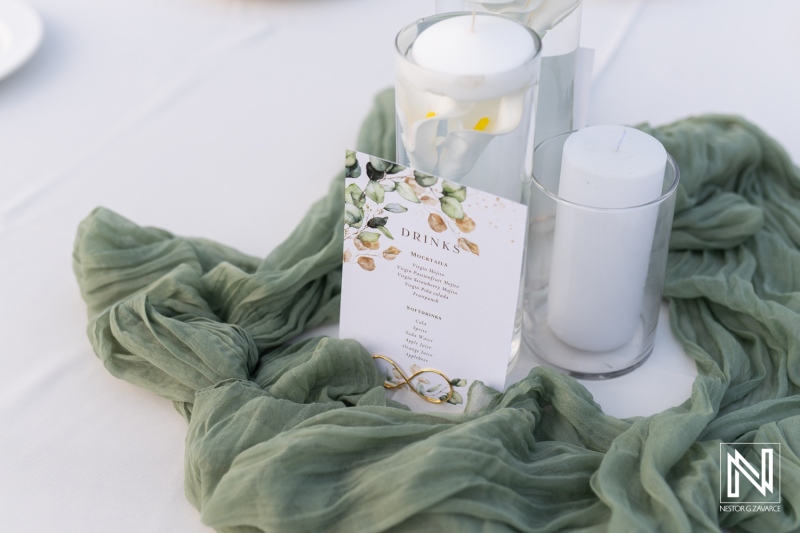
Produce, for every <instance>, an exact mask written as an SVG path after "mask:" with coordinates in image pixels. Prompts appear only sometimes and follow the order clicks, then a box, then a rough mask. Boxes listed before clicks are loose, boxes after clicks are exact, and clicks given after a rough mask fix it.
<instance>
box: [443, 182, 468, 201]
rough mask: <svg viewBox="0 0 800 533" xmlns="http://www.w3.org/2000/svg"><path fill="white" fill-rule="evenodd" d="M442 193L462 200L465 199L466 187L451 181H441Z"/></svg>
mask: <svg viewBox="0 0 800 533" xmlns="http://www.w3.org/2000/svg"><path fill="white" fill-rule="evenodd" d="M442 194H444V195H445V196H449V197H451V198H455V199H456V200H458V201H459V202H463V201H464V200H466V199H467V188H466V187H464V186H463V185H459V184H458V183H453V182H452V181H443V182H442Z"/></svg>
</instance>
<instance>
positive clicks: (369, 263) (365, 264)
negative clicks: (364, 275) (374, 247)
mask: <svg viewBox="0 0 800 533" xmlns="http://www.w3.org/2000/svg"><path fill="white" fill-rule="evenodd" d="M358 266H360V267H361V268H363V269H364V270H367V271H369V272H372V271H373V270H375V260H374V259H373V258H371V257H367V256H365V255H362V256H361V257H359V258H358Z"/></svg>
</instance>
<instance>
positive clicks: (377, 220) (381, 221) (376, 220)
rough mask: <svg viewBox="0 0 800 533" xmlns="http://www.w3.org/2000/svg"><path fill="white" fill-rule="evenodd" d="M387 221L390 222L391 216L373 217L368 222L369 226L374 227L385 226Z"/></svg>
mask: <svg viewBox="0 0 800 533" xmlns="http://www.w3.org/2000/svg"><path fill="white" fill-rule="evenodd" d="M387 222H389V217H372V218H371V219H369V222H367V226H369V227H370V228H373V229H374V228H379V227H381V226H385V225H386V223H387Z"/></svg>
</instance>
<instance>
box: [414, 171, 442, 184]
mask: <svg viewBox="0 0 800 533" xmlns="http://www.w3.org/2000/svg"><path fill="white" fill-rule="evenodd" d="M414 180H415V181H416V182H417V183H418V184H419V185H420V186H421V187H431V186H433V185H436V182H437V181H439V180H438V179H437V178H436V176H431V175H430V174H425V173H424V172H420V171H419V170H415V171H414Z"/></svg>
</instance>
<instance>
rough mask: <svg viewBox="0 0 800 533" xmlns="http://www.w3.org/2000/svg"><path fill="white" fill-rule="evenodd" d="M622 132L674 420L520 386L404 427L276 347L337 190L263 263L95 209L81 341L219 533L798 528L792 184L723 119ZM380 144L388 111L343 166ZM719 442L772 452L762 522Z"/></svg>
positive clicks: (326, 354)
mask: <svg viewBox="0 0 800 533" xmlns="http://www.w3.org/2000/svg"><path fill="white" fill-rule="evenodd" d="M643 129H644V130H645V131H647V132H648V133H651V134H652V135H654V136H656V137H657V138H658V139H659V140H661V141H662V142H663V143H664V145H665V146H666V148H667V150H668V151H669V152H670V153H671V154H673V156H674V157H675V158H676V159H677V161H678V164H679V166H680V169H681V172H682V181H681V184H680V188H679V190H678V198H677V210H676V216H675V222H674V227H673V233H672V240H671V251H670V257H669V267H668V272H667V282H666V287H665V296H666V297H667V298H668V299H669V302H670V320H671V323H672V327H673V329H674V331H675V334H676V335H677V336H678V338H679V339H680V341H681V342H682V344H683V347H684V349H685V351H686V353H687V354H688V355H689V356H690V357H691V358H692V359H694V361H695V362H696V364H697V370H698V373H699V375H698V377H697V379H696V380H695V382H694V385H693V388H692V395H691V398H690V399H688V400H687V401H686V402H684V403H683V404H682V405H680V406H678V407H675V408H672V409H668V410H666V411H664V412H662V413H659V414H656V415H653V416H649V417H646V418H641V417H636V418H629V419H624V420H620V419H617V418H614V417H612V416H609V415H607V414H605V413H603V411H602V410H601V408H600V406H598V405H597V404H596V403H595V402H594V401H593V400H592V396H591V395H590V394H589V392H588V391H587V390H586V389H585V388H584V387H583V386H582V385H581V384H579V383H578V382H577V381H575V380H574V379H572V378H570V377H567V376H564V375H560V374H558V373H556V372H554V371H552V370H550V369H548V368H542V367H540V368H534V369H533V370H532V371H531V373H530V374H529V375H528V377H527V378H525V379H524V380H522V381H520V382H519V383H516V384H515V385H513V386H511V387H510V388H509V389H508V390H507V391H506V392H505V393H500V392H497V391H495V390H492V389H489V388H487V387H485V386H483V385H482V384H481V383H480V382H476V383H475V384H473V385H472V387H471V388H470V390H469V398H468V401H467V403H466V411H465V413H463V414H436V413H415V412H411V411H410V410H408V409H407V408H406V407H405V406H403V405H400V404H398V403H395V402H392V401H391V400H387V398H386V395H385V391H384V389H383V387H382V377H381V375H380V374H379V373H378V372H377V371H376V368H375V366H374V365H373V362H372V360H371V358H370V354H369V353H367V352H366V351H365V350H364V348H363V347H362V346H361V345H359V344H358V342H356V341H354V340H336V339H330V338H316V339H312V340H306V341H303V342H297V343H294V344H290V343H289V341H291V340H292V339H293V338H294V337H296V336H297V335H298V334H300V333H301V332H303V331H304V330H307V329H309V328H313V327H315V326H317V325H320V324H323V323H325V322H330V321H335V320H336V319H337V316H338V309H339V298H340V296H339V295H340V289H341V266H340V265H341V256H342V206H343V202H342V198H343V196H342V190H343V179H344V175H343V173H340V174H339V175H338V176H337V177H336V179H334V181H333V184H332V185H331V188H330V193H329V194H328V196H327V197H325V198H324V199H322V200H320V201H319V202H318V203H317V204H316V205H315V206H314V207H313V208H312V209H311V210H310V211H309V214H308V215H307V216H306V218H305V219H304V221H303V223H302V224H301V225H300V226H298V228H297V229H296V230H295V231H294V233H292V234H291V236H290V237H289V238H288V239H287V240H286V241H285V242H284V243H283V244H282V245H280V246H279V247H278V248H276V249H275V250H274V251H273V252H272V253H271V254H270V255H269V256H268V257H267V258H266V259H263V260H262V259H256V258H253V257H249V256H247V255H244V254H242V253H239V252H237V251H235V250H233V249H231V248H228V247H226V246H223V245H221V244H217V243H214V242H210V241H207V240H203V239H193V238H182V237H177V236H175V235H172V234H171V233H168V232H167V231H164V230H161V229H155V228H144V227H139V226H137V225H135V224H134V223H132V222H130V221H128V220H126V219H124V218H122V217H120V216H119V215H116V214H114V213H112V212H110V211H108V210H105V209H97V210H95V211H94V212H93V213H92V214H91V215H89V217H88V218H87V219H86V220H84V221H83V222H82V224H81V225H80V228H79V230H78V235H77V240H76V243H75V252H74V269H75V274H76V276H77V279H78V282H79V284H80V288H81V292H82V294H83V298H84V299H85V300H86V303H87V305H88V309H89V327H88V334H89V337H90V339H91V342H92V344H93V346H94V349H95V351H96V352H97V355H98V356H99V357H100V359H101V360H102V361H103V363H104V364H105V366H106V368H107V369H108V370H109V371H110V372H111V373H112V374H113V375H115V376H117V377H119V378H122V379H125V380H127V381H129V382H131V383H134V384H136V385H138V386H140V387H144V388H146V389H148V390H150V391H152V392H154V393H156V394H159V395H161V396H163V397H164V398H166V399H168V400H172V401H173V402H174V404H175V406H176V407H177V409H178V411H179V412H180V413H181V414H182V415H183V416H184V417H185V418H186V420H187V421H188V425H189V427H188V436H187V438H186V457H185V471H186V480H185V489H186V495H187V497H188V498H189V500H190V501H191V503H192V504H193V505H194V506H195V507H197V509H198V510H199V511H200V513H201V514H202V520H203V522H204V523H206V524H208V525H209V526H211V527H213V528H216V529H217V530H219V531H222V532H237V533H238V532H258V531H264V532H281V533H291V532H298V533H307V532H317V531H325V532H342V533H345V532H346V533H352V532H377V531H441V532H450V531H458V532H463V533H470V532H475V533H477V532H482V533H485V532H494V531H524V532H544V531H557V530H563V529H570V530H575V531H593V532H595V531H596V532H599V531H613V532H620V531H631V532H641V531H669V532H680V531H719V528H720V526H723V527H727V528H731V529H733V530H735V531H754V532H757V531H758V532H761V531H769V532H770V533H778V532H781V531H786V532H789V531H798V530H800V516H798V507H800V459H798V456H800V396H798V395H797V394H798V391H800V251H799V250H798V249H799V248H800V170H798V168H796V167H795V166H794V165H793V164H792V162H791V161H790V159H789V158H788V156H787V155H786V153H785V152H784V151H783V149H782V148H781V147H780V146H779V145H778V144H777V143H776V142H775V141H773V140H771V139H770V138H769V137H767V136H766V135H765V134H764V133H762V132H761V131H760V130H759V129H758V128H756V127H755V126H753V125H752V124H750V123H748V122H746V121H745V120H743V119H741V118H736V117H729V116H701V117H695V118H689V119H686V120H683V121H680V122H677V123H675V124H672V125H669V126H664V127H659V128H651V127H643ZM394 143H395V140H394V97H393V93H392V92H391V91H387V92H384V93H382V94H380V95H379V96H378V97H377V100H376V105H375V107H374V109H373V110H372V111H371V113H370V114H369V116H368V118H367V119H366V121H365V123H364V125H363V128H362V130H361V133H360V136H359V140H358V143H357V147H358V149H359V150H361V151H364V152H368V153H370V154H374V155H377V156H379V157H383V158H386V159H390V160H392V159H393V158H394ZM266 201H269V199H266ZM256 218H257V217H256ZM256 222H257V221H256V220H255V219H254V231H261V230H258V229H257V227H258V226H257V224H256ZM479 355H480V354H474V356H476V357H477V356H479ZM630 401H636V398H631V399H630ZM721 442H725V443H730V442H743V443H746V442H771V443H780V444H781V452H782V456H781V474H782V476H781V478H782V479H781V493H782V510H781V512H746V511H743V512H733V511H732V512H723V511H721V510H720V504H719V501H720V499H719V495H720V494H719V489H720V487H719V485H720V447H719V445H720V443H721ZM741 487H742V488H741V490H742V491H747V490H755V489H753V488H752V487H751V488H749V489H748V487H749V485H748V484H747V483H742V484H741ZM742 495H744V496H746V493H745V492H743V493H742ZM745 501H747V500H745Z"/></svg>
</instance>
